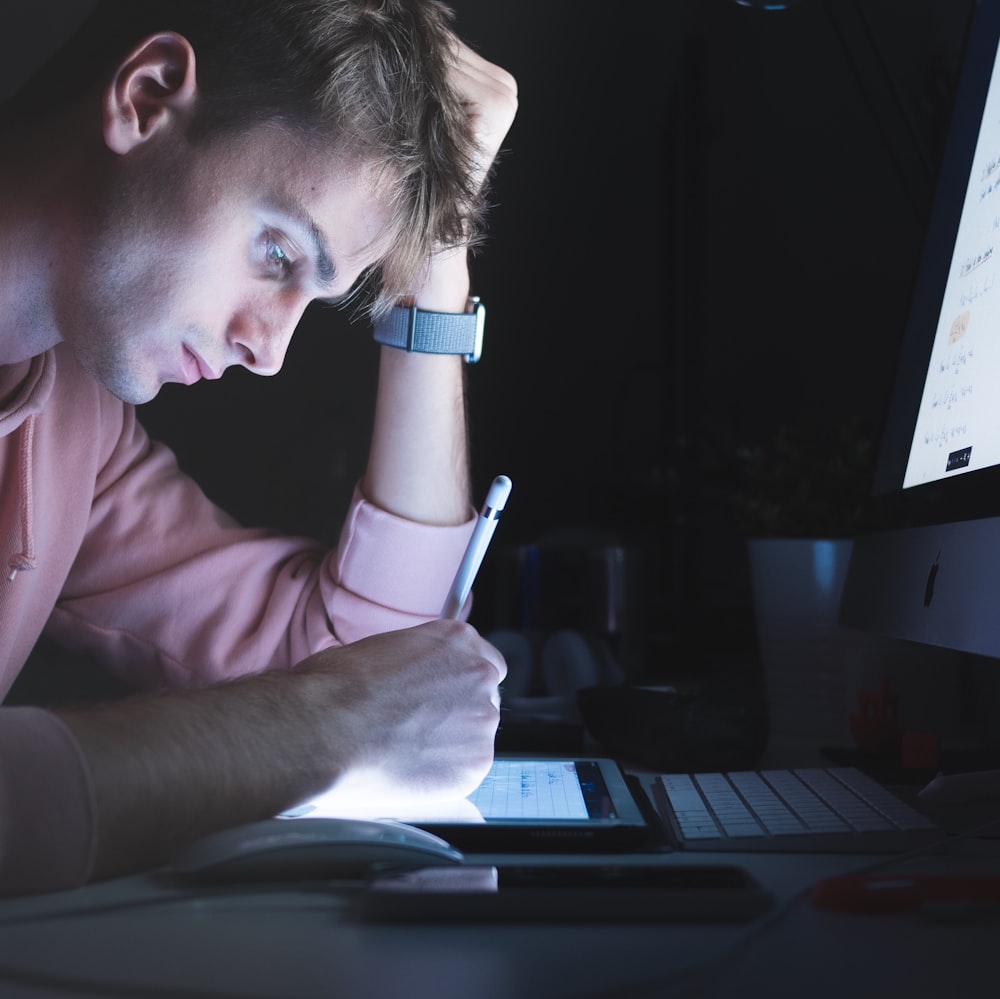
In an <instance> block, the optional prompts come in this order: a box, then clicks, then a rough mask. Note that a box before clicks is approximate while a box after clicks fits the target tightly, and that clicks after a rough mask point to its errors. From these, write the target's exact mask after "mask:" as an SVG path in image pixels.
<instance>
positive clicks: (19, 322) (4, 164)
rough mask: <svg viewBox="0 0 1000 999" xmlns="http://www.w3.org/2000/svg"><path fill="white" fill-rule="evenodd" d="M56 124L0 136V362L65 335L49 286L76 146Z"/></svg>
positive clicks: (65, 221) (67, 220)
mask: <svg viewBox="0 0 1000 999" xmlns="http://www.w3.org/2000/svg"><path fill="white" fill-rule="evenodd" d="M66 138H67V137H66V136H65V135H62V136H61V141H60V133H59V130H58V129H57V128H55V127H45V126H43V127H41V128H39V129H35V130H33V131H29V132H25V133H22V134H18V135H16V136H14V137H11V136H10V135H8V134H2V135H0V149H2V150H3V152H0V364H14V363H17V362H19V361H23V360H26V359H27V358H30V357H34V356H35V355H37V354H40V353H42V352H43V351H45V350H48V349H49V348H50V347H53V346H55V345H56V344H57V343H59V342H60V340H61V339H62V337H61V336H60V334H59V330H58V327H57V324H56V321H55V317H54V315H53V308H52V301H53V296H52V289H53V283H54V282H55V281H56V280H58V273H59V254H60V253H61V252H65V244H66V234H67V227H68V226H70V225H71V224H72V212H71V210H70V206H71V204H72V194H71V190H72V186H73V182H72V180H71V179H70V178H71V177H72V171H73V166H72V165H71V164H70V162H69V161H70V159H71V158H72V155H73V154H72V153H71V151H70V150H72V148H73V145H72V143H71V142H67V141H66Z"/></svg>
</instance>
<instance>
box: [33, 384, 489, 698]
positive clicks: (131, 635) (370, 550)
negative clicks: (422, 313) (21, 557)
mask: <svg viewBox="0 0 1000 999" xmlns="http://www.w3.org/2000/svg"><path fill="white" fill-rule="evenodd" d="M119 406H120V404H119ZM118 412H119V413H120V412H121V409H120V408H119V410H118ZM119 430H120V432H119V433H118V435H117V438H116V440H115V443H114V446H113V449H112V450H111V453H110V454H109V455H108V457H107V460H106V461H103V462H102V467H101V469H100V472H99V474H98V475H97V481H96V483H95V492H94V500H93V505H92V510H91V514H90V519H89V523H88V526H87V530H86V536H85V537H84V539H83V543H82V546H81V548H80V551H79V555H78V557H77V558H76V561H75V563H74V565H73V567H72V569H71V571H70V574H69V577H68V579H67V581H66V584H65V586H64V588H63V591H62V595H61V598H60V600H59V602H58V604H57V606H56V608H55V611H54V613H53V615H52V617H51V619H50V621H49V625H48V627H47V632H48V633H49V634H50V635H51V636H52V637H54V638H55V639H56V640H58V641H60V642H62V643H64V644H66V643H68V644H71V645H72V646H73V647H75V648H78V649H85V650H87V651H89V652H91V653H92V654H94V655H95V656H96V657H97V658H98V659H99V660H100V661H101V662H104V663H105V664H107V665H108V666H110V667H111V668H112V669H114V670H115V672H117V673H118V674H119V675H120V676H122V677H123V678H124V679H126V680H127V681H128V682H130V683H132V684H133V685H134V686H137V687H140V688H148V687H151V686H157V685H161V684H166V685H168V686H185V687H187V686H203V685H206V684H209V683H213V682H217V681H219V680H222V679H225V678H227V677H231V676H236V675H240V674H245V673H253V672H258V671H260V670H262V669H268V668H288V667H290V666H292V665H294V664H295V663H297V662H299V661H301V660H302V659H303V658H305V657H306V656H308V655H310V654H312V653H313V652H316V651H318V650H320V649H323V648H327V647H329V646H331V645H336V644H342V643H347V642H353V641H356V640H358V639H360V638H363V637H365V636H366V635H370V634H373V633H376V632H384V631H390V630H396V629H399V628H404V627H408V626H411V625H415V624H418V623H420V622H422V621H426V620H430V619H432V618H434V617H436V616H437V615H438V614H439V612H440V609H441V606H442V605H443V603H444V599H445V596H446V595H447V591H448V587H449V586H450V583H451V580H452V578H453V576H454V573H455V570H456V567H457V566H458V563H459V561H460V559H461V557H462V553H463V552H464V550H465V546H466V544H467V543H468V539H469V536H470V534H471V530H472V525H473V522H474V518H473V515H472V514H473V512H472V511H471V509H470V519H469V521H468V523H466V524H463V525H459V526H456V527H433V526H428V525H423V524H418V523H414V522H410V521H406V520H403V519H401V518H399V517H395V516H393V515H391V514H389V513H387V512H386V511H384V510H381V509H379V508H377V507H375V506H373V505H372V504H371V503H369V502H367V501H366V500H365V499H364V498H363V497H362V496H361V494H360V492H356V493H355V496H354V499H353V502H352V504H351V507H350V510H349V512H348V515H347V518H346V520H345V524H344V527H343V531H342V536H341V539H340V543H339V545H338V547H337V548H336V549H334V550H332V551H326V550H324V549H323V548H322V547H321V546H320V545H318V544H317V543H316V542H314V541H311V540H309V539H307V538H294V537H287V536H281V535H278V534H275V533H274V532H270V531H265V530H251V529H246V528H243V527H241V526H239V525H238V524H236V523H235V522H234V521H233V520H232V519H231V518H230V517H228V516H227V515H226V514H225V513H223V512H222V511H221V510H219V509H218V508H217V507H216V506H214V505H213V504H212V503H211V502H210V501H209V500H208V499H207V498H206V497H205V495H204V494H203V493H202V491H201V489H200V488H199V487H198V486H197V485H196V484H195V483H194V482H193V481H192V480H191V479H190V478H188V477H187V476H185V475H184V474H183V473H182V472H181V471H180V470H179V469H178V467H177V463H176V460H175V459H174V456H173V454H172V453H171V452H170V451H169V450H168V449H167V448H165V447H163V446H162V445H159V444H156V443H154V442H152V441H150V439H149V438H148V436H147V435H146V433H145V431H144V430H143V429H142V427H141V426H140V425H139V423H138V421H137V420H136V418H135V413H134V410H133V409H132V408H131V407H125V408H124V422H121V420H120V419H119Z"/></svg>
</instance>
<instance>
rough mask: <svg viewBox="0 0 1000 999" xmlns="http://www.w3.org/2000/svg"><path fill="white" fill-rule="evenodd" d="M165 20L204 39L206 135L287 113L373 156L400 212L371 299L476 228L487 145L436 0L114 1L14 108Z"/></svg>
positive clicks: (381, 297)
mask: <svg viewBox="0 0 1000 999" xmlns="http://www.w3.org/2000/svg"><path fill="white" fill-rule="evenodd" d="M164 30H169V31H175V32H177V33H178V34H180V35H183V36H184V37H185V38H187V39H188V41H189V42H190V43H191V45H192V47H193V48H194V51H195V59H196V71H197V80H198V88H199V90H198V94H199V97H198V104H197V105H196V109H195V115H194V120H193V123H192V137H193V139H194V141H196V142H211V141H214V140H216V139H218V138H223V137H225V136H226V135H232V134H233V133H236V132H239V131H241V130H247V129H249V128H252V127H253V126H255V125H259V124H263V123H276V124H280V125H283V126H285V127H288V128H293V129H296V130H298V131H301V132H303V133H304V134H305V135H307V136H309V137H311V138H318V139H320V140H322V141H324V142H328V143H330V144H331V146H330V147H331V150H332V151H333V152H335V153H336V154H337V155H338V156H340V155H343V156H344V158H345V159H347V160H351V159H352V158H356V161H358V162H365V163H370V164H372V165H373V166H374V167H375V169H376V171H377V172H376V179H377V182H378V183H379V185H380V188H379V190H380V193H382V194H383V196H384V197H386V199H387V200H388V203H389V206H390V213H391V214H390V222H389V226H388V235H389V236H390V240H389V245H388V247H387V249H386V251H385V254H384V256H383V258H382V260H381V261H380V263H379V264H378V265H377V267H376V268H375V270H376V271H377V273H376V274H370V275H368V278H369V281H370V283H373V284H375V285H376V286H377V290H375V291H374V293H373V294H371V295H370V296H369V301H368V305H369V308H370V310H371V311H372V312H374V313H376V314H377V313H379V312H381V311H382V310H383V309H384V308H386V307H388V306H389V305H390V304H391V303H392V301H393V300H394V299H395V298H396V297H398V296H399V295H401V294H405V293H406V292H408V291H412V290H413V286H414V282H415V281H417V280H418V279H419V272H420V268H421V267H422V266H423V264H424V262H425V261H426V259H427V257H428V256H429V254H430V253H431V251H432V250H433V249H434V248H435V247H436V246H442V245H444V246H448V245H456V244H460V243H471V242H473V241H474V240H475V238H476V236H477V235H478V233H479V222H480V217H481V210H482V209H481V200H480V199H481V196H482V194H481V192H479V191H475V190H472V189H471V187H470V176H471V166H472V163H473V160H474V157H475V154H476V149H475V146H474V140H473V137H472V133H471V129H470V126H469V123H468V117H467V115H466V114H465V112H464V109H463V107H462V104H461V101H460V100H459V97H458V95H457V94H456V93H455V91H454V88H453V87H452V86H450V84H449V82H448V60H449V56H450V53H451V51H452V50H453V47H454V45H455V42H456V39H455V35H454V34H453V31H452V14H451V11H450V10H449V9H448V8H447V7H445V6H444V5H443V4H442V3H440V2H438V0H102V2H101V3H99V4H98V6H97V7H96V9H95V10H94V12H93V13H92V14H91V16H90V17H89V18H88V19H87V20H86V21H85V22H84V24H83V25H82V27H81V28H80V30H79V31H78V32H77V33H76V34H75V35H74V36H73V38H72V39H71V40H70V42H69V43H68V44H67V45H66V46H64V47H63V48H62V49H61V50H60V51H59V52H57V53H56V55H55V56H53V58H52V59H51V60H50V61H49V63H48V64H47V66H46V67H44V68H43V70H41V71H40V72H39V73H38V74H36V76H35V78H34V79H33V81H31V82H30V83H29V85H28V86H27V87H26V88H25V89H24V90H23V91H22V93H21V94H19V95H17V97H15V98H14V99H13V101H12V102H11V103H10V106H9V107H8V108H7V109H6V110H7V112H8V113H9V114H10V115H11V116H12V117H14V118H17V119H21V120H22V121H23V120H24V119H25V118H27V119H28V120H29V121H35V120H37V119H38V118H39V117H42V116H44V115H46V114H49V113H51V112H53V111H55V110H57V109H58V107H59V106H60V105H61V104H65V103H68V98H67V96H66V95H67V94H69V95H73V94H80V93H81V92H83V91H87V90H91V89H92V88H94V87H97V86H100V85H103V84H104V83H105V82H106V81H107V79H108V78H109V77H110V73H111V72H112V71H113V69H114V67H115V66H116V65H117V64H118V62H119V61H120V60H121V59H122V58H123V57H124V56H125V55H126V53H127V52H128V51H129V50H130V49H131V47H132V46H134V45H135V44H136V43H137V42H138V41H139V40H140V39H141V38H143V37H145V36H147V35H149V34H152V33H154V32H157V31H164Z"/></svg>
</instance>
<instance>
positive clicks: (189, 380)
mask: <svg viewBox="0 0 1000 999" xmlns="http://www.w3.org/2000/svg"><path fill="white" fill-rule="evenodd" d="M183 360H184V384H185V385H193V384H194V383H195V382H196V381H198V380H199V379H201V378H204V379H206V380H207V381H215V379H217V378H220V377H221V375H222V372H221V371H220V372H216V371H213V370H212V369H211V368H210V367H209V366H208V363H207V362H206V361H205V359H204V358H203V357H202V356H201V355H200V354H197V353H195V352H194V351H193V350H192V349H191V348H190V347H188V346H187V345H186V344H185V346H184V357H183Z"/></svg>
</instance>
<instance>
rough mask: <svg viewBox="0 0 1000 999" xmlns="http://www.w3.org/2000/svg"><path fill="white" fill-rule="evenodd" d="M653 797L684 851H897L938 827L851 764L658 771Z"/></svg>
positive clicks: (932, 835)
mask: <svg viewBox="0 0 1000 999" xmlns="http://www.w3.org/2000/svg"><path fill="white" fill-rule="evenodd" d="M652 792H653V801H654V804H655V805H656V808H657V811H658V812H659V814H660V817H661V818H662V820H663V822H664V825H665V826H666V828H667V832H668V835H669V836H670V838H671V839H672V841H673V842H674V845H675V846H678V847H681V848H687V849H689V850H733V851H738V850H743V851H752V852H758V851H772V850H774V851H777V850H782V851H795V852H811V853H897V852H904V851H906V850H910V849H916V848H918V847H921V846H926V845H929V844H930V843H932V842H935V841H936V840H940V839H942V838H944V833H943V832H942V830H941V829H940V827H939V826H937V825H936V824H935V823H933V822H932V821H931V820H930V819H928V818H927V817H926V816H924V815H922V814H921V813H920V812H918V811H917V810H916V809H915V808H911V807H910V806H909V805H908V804H907V803H906V802H904V801H903V800H902V799H900V798H899V797H897V796H896V795H895V794H893V793H892V792H891V791H888V790H886V789H885V788H884V787H882V785H881V784H879V783H877V782H876V781H874V780H872V779H871V778H870V777H868V776H867V775H866V774H863V773H862V772H861V771H860V770H858V769H856V768H855V767H806V768H802V769H796V770H758V771H737V772H730V773H697V774H682V773H671V774H659V775H658V776H657V777H656V778H655V780H654V781H653V784H652Z"/></svg>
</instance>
